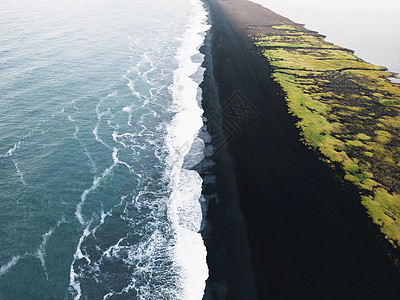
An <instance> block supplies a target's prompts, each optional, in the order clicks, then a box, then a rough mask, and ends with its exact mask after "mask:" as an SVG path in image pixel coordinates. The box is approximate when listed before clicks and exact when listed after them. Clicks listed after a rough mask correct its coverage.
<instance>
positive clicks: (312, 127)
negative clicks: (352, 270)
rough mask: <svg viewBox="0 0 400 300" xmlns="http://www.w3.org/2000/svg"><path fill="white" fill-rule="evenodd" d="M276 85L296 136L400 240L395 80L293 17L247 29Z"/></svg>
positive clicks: (399, 117) (399, 109)
mask: <svg viewBox="0 0 400 300" xmlns="http://www.w3.org/2000/svg"><path fill="white" fill-rule="evenodd" d="M247 29H248V30H249V31H250V36H251V37H252V38H253V40H254V44H255V45H256V46H257V47H258V49H259V51H260V53H261V55H263V56H264V57H265V58H266V59H267V60H268V62H269V64H270V66H271V69H272V76H273V78H274V80H275V81H276V82H277V83H278V84H279V85H280V86H281V88H282V90H283V92H284V93H285V96H286V99H287V105H288V109H289V112H290V113H291V114H293V115H294V116H296V117H297V118H298V122H297V126H298V127H299V129H300V130H301V134H302V141H303V142H304V143H305V144H307V145H308V146H309V147H310V148H313V149H315V150H317V151H319V152H320V153H321V154H323V157H325V158H324V160H325V161H326V162H327V163H329V164H331V165H332V166H334V167H338V166H339V167H340V169H341V170H342V171H343V172H344V179H345V180H347V181H349V182H351V183H352V184H354V185H355V186H357V187H358V189H359V190H360V194H361V199H362V204H363V205H364V206H365V207H366V209H367V211H368V213H369V215H370V216H371V218H372V220H373V222H374V223H376V224H377V225H378V226H380V229H381V231H382V232H383V233H384V234H385V236H386V238H387V239H388V240H389V241H390V242H391V243H392V244H393V245H394V246H395V247H396V246H400V135H399V133H400V84H396V83H392V82H391V81H390V80H389V78H390V77H397V75H396V74H394V73H390V72H387V70H386V69H385V68H383V67H379V66H375V65H372V64H370V63H367V62H365V61H363V60H361V59H359V58H357V57H356V56H355V55H354V54H353V52H352V51H351V50H348V49H345V48H341V47H338V46H336V45H334V44H331V43H328V42H326V41H325V40H324V36H322V35H320V34H318V33H316V32H313V31H309V30H307V29H306V28H304V27H303V26H302V25H298V24H295V23H292V24H281V25H273V26H269V27H268V26H264V27H263V28H260V27H251V26H249V27H248V28H247Z"/></svg>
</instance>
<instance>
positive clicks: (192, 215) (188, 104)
mask: <svg viewBox="0 0 400 300" xmlns="http://www.w3.org/2000/svg"><path fill="white" fill-rule="evenodd" d="M191 3H192V5H193V8H194V18H193V19H192V20H193V21H192V23H191V27H190V28H188V29H187V30H186V32H185V34H184V36H183V38H182V44H181V47H180V48H179V50H178V53H177V56H176V60H177V62H178V65H179V67H178V69H177V70H176V71H175V73H174V84H173V85H172V86H171V87H170V90H171V92H172V95H173V105H174V109H175V111H176V114H175V116H174V118H173V120H172V121H171V122H170V124H169V125H168V126H167V136H166V148H167V150H168V153H169V155H168V158H167V161H168V164H169V170H168V171H167V174H166V175H167V177H168V178H169V182H170V189H171V195H170V198H169V218H170V220H171V221H172V224H173V227H174V229H175V232H176V244H175V245H174V249H173V250H174V261H175V264H176V265H177V266H178V267H179V269H180V270H181V274H180V278H181V279H180V280H181V282H180V285H181V287H182V294H181V295H180V297H179V298H180V299H201V298H202V297H203V294H204V288H205V281H206V279H207V278H208V267H207V263H206V255H207V253H206V248H205V246H204V242H203V239H202V237H201V235H200V234H199V233H198V231H199V230H200V228H201V222H202V208H201V205H200V202H199V200H200V198H201V189H202V179H201V177H200V176H199V174H198V173H197V172H196V171H194V170H186V169H184V167H183V166H184V161H185V157H188V158H187V160H186V164H185V167H188V166H190V165H193V163H195V162H196V161H198V160H199V158H200V157H201V155H200V154H199V152H201V151H197V150H198V147H197V146H198V144H201V143H199V141H198V139H197V136H198V134H199V131H200V129H201V128H202V126H203V119H202V114H203V110H202V109H201V107H200V106H199V102H198V92H199V82H196V81H195V80H194V79H193V78H192V75H193V74H195V73H197V72H201V71H202V70H201V63H202V61H200V60H197V61H194V60H193V57H194V56H195V55H196V54H199V53H200V52H199V48H200V47H201V45H202V44H203V43H204V37H205V32H206V31H207V30H208V29H209V28H210V27H209V25H208V24H207V12H206V11H205V9H204V6H203V4H202V3H201V2H200V1H198V0H192V1H191ZM203 71H204V70H203ZM192 146H193V148H194V149H195V151H193V152H192V155H189V153H190V150H191V149H192ZM200 148H201V147H200ZM203 148H204V147H203ZM188 155H189V156H188Z"/></svg>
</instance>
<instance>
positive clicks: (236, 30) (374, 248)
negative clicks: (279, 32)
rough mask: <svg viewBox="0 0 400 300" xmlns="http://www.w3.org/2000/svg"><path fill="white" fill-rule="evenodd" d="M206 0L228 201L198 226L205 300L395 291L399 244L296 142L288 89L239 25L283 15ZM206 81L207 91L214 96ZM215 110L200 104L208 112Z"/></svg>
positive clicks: (222, 190) (399, 289) (213, 205)
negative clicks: (391, 244) (386, 236)
mask: <svg viewBox="0 0 400 300" xmlns="http://www.w3.org/2000/svg"><path fill="white" fill-rule="evenodd" d="M204 2H205V3H206V4H207V7H208V9H209V11H210V14H211V18H212V25H213V27H212V29H211V54H212V66H213V68H214V69H213V72H212V73H213V75H214V77H215V81H216V84H217V88H218V96H219V102H220V103H219V104H220V106H221V107H222V109H220V110H221V113H222V120H221V122H220V125H221V129H222V130H223V131H224V133H225V138H226V140H227V141H228V142H227V143H226V147H223V148H222V149H220V151H218V152H217V153H216V155H215V163H216V164H215V166H214V167H213V171H214V174H215V176H216V187H215V189H216V191H217V193H218V195H219V197H221V196H222V197H225V200H224V201H223V200H221V199H220V201H219V202H217V201H215V200H213V199H212V198H210V199H209V211H208V217H207V221H208V223H209V225H208V226H206V229H205V230H204V231H203V238H204V239H205V241H206V246H207V255H208V258H207V259H208V265H209V270H210V277H209V279H208V281H207V286H206V294H205V297H204V299H225V297H226V299H266V298H271V299H309V298H311V299H314V298H315V299H338V298H343V297H344V296H345V297H346V298H351V297H352V298H356V299H357V298H363V299H376V298H377V297H380V298H388V299H390V298H393V297H396V296H397V295H398V294H399V293H400V284H399V283H400V274H399V272H398V271H397V270H396V269H395V267H394V264H393V263H392V261H391V259H390V258H389V257H390V256H397V252H396V251H394V250H392V249H390V248H389V246H388V243H387V241H386V240H385V239H384V238H383V236H382V235H381V234H380V232H379V230H378V229H377V228H376V226H375V225H373V224H372V223H371V222H370V220H369V219H368V216H367V214H366V213H365V210H364V208H363V207H362V206H361V204H360V201H359V195H358V194H357V192H356V191H355V190H352V189H349V188H348V185H343V184H342V183H340V181H339V180H337V178H336V177H335V174H334V173H333V172H332V170H331V169H330V168H329V167H327V166H326V165H325V164H324V163H323V162H321V161H320V160H319V159H318V155H317V154H316V153H314V152H312V151H310V150H308V149H307V147H306V146H304V145H303V144H301V143H300V142H299V132H298V130H297V129H296V127H295V125H294V124H295V120H294V118H293V117H292V116H290V115H289V114H288V113H287V106H286V104H285V100H284V96H283V95H282V94H281V93H280V90H279V88H278V86H277V85H276V84H274V83H273V81H272V79H271V78H270V77H269V68H268V65H267V63H266V62H265V61H264V60H263V59H262V58H261V57H260V56H258V54H257V53H256V51H255V50H254V45H253V44H252V42H251V41H250V39H249V38H248V37H247V35H246V34H245V33H244V31H243V30H244V28H245V26H246V24H247V23H248V20H249V18H251V20H252V24H254V22H255V21H256V22H260V24H264V23H263V22H266V21H267V22H268V21H269V22H274V21H276V20H280V19H285V20H287V19H286V18H283V17H281V16H279V15H276V14H274V13H273V12H271V11H270V10H268V9H265V8H263V7H261V6H259V5H257V4H253V3H249V2H247V1H244V0H231V1H229V0H228V1H215V0H204ZM206 85H207V82H205V83H204V85H203V95H204V99H205V102H206V103H212V102H213V101H215V95H214V96H213V95H212V92H210V91H209V90H207V89H206V88H205V86H206ZM237 92H238V94H237ZM238 95H239V96H238ZM232 99H233V101H236V102H237V101H239V104H243V105H244V107H245V110H243V111H240V112H239V115H240V113H241V116H242V117H241V118H239V120H238V119H234V120H233V119H232V114H231V113H232V110H231V109H230V110H229V108H232V107H230V103H232ZM225 108H228V109H225ZM215 109H217V108H216V107H215V106H214V107H212V108H211V109H210V106H208V105H207V104H205V105H204V110H205V116H206V117H207V118H209V116H210V113H211V116H212V115H213V114H217V113H216V112H215ZM245 112H246V113H245ZM247 112H248V113H249V115H248V114H247ZM236 113H238V112H236ZM209 122H210V120H209ZM216 123H218V122H216ZM218 124H219V123H218ZM209 130H210V129H209ZM210 135H211V136H213V132H210ZM214 136H215V132H214ZM217 140H219V139H218V138H217ZM214 144H215V140H214ZM214 146H215V148H217V149H218V145H216V144H215V145H214ZM230 167H231V168H232V170H233V174H232V173H230V170H229V168H230ZM239 207H240V209H239ZM242 220H243V221H242ZM243 230H244V232H243ZM235 239H236V242H234V240H235ZM224 255H225V256H224ZM218 259H220V260H218ZM238 260H239V262H240V263H239V262H238ZM231 262H233V263H231ZM249 270H250V273H251V276H250V277H249V276H246V273H248V272H249ZM232 272H234V273H232ZM251 277H253V279H252V278H251ZM245 278H248V279H247V280H245ZM238 283H241V284H238ZM253 284H254V286H253ZM243 295H245V296H243Z"/></svg>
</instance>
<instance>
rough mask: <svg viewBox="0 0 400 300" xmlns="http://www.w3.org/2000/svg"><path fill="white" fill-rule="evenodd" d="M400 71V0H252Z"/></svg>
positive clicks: (372, 59)
mask: <svg viewBox="0 0 400 300" xmlns="http://www.w3.org/2000/svg"><path fill="white" fill-rule="evenodd" d="M252 1H253V2H256V3H259V4H262V5H263V6H265V7H268V8H269V9H271V10H273V11H275V12H277V13H279V14H281V15H284V16H285V17H288V18H290V19H291V20H292V21H295V22H298V23H303V24H306V27H307V28H308V29H313V30H317V31H319V32H320V33H322V34H324V35H326V36H327V40H328V41H331V42H334V43H336V44H338V45H340V46H344V47H347V48H350V49H353V50H355V51H356V55H358V56H360V57H361V58H363V59H365V60H367V61H369V62H372V63H375V64H378V65H383V66H386V67H388V68H389V69H390V70H392V71H395V72H397V73H400V1H399V0H379V1H378V0H335V1H332V0H301V1H296V0H252Z"/></svg>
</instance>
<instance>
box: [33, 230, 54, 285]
mask: <svg viewBox="0 0 400 300" xmlns="http://www.w3.org/2000/svg"><path fill="white" fill-rule="evenodd" d="M54 230H55V228H54V227H52V228H50V230H49V231H47V232H46V233H45V234H43V236H42V238H43V241H42V243H41V244H40V246H39V248H38V249H37V250H36V257H37V258H38V259H39V260H40V263H41V264H42V268H43V272H44V274H45V275H46V279H47V280H49V275H48V274H47V267H46V260H45V255H46V244H47V240H48V239H49V237H50V236H51V235H52V234H53V233H54Z"/></svg>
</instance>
